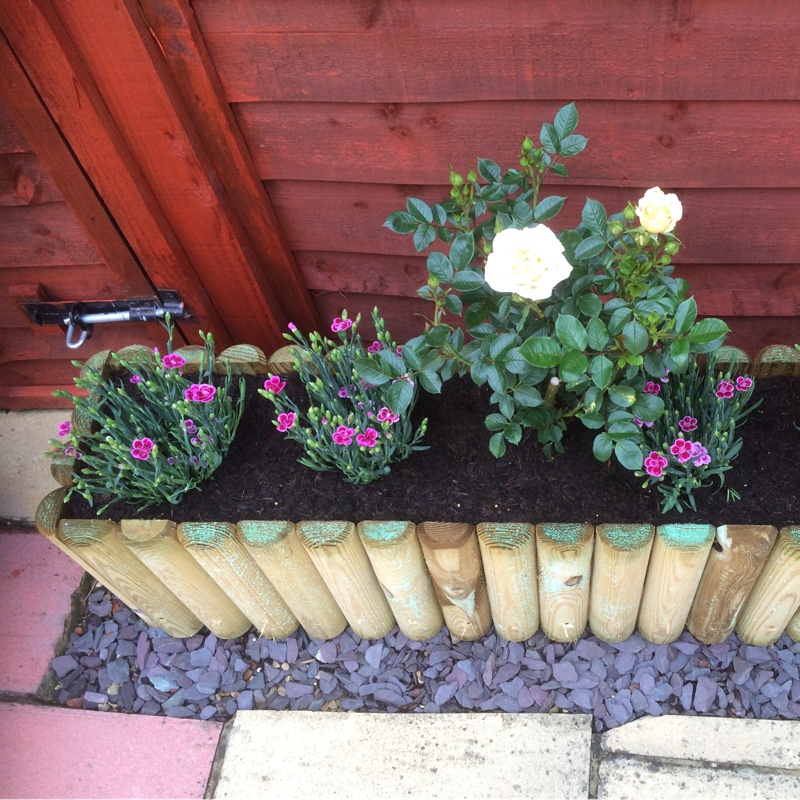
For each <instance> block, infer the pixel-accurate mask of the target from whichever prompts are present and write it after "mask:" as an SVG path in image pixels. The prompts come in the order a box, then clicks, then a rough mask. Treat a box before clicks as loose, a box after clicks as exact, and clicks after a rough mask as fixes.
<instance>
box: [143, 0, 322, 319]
mask: <svg viewBox="0 0 800 800" xmlns="http://www.w3.org/2000/svg"><path fill="white" fill-rule="evenodd" d="M139 7H140V8H141V10H142V13H143V14H144V17H145V19H146V20H147V24H148V26H149V29H150V31H151V32H152V34H153V35H154V36H155V37H156V39H157V40H158V43H159V46H160V48H161V51H162V53H163V54H164V56H165V58H166V59H167V64H168V65H169V68H170V71H171V73H172V76H173V78H174V80H175V85H176V88H177V90H178V92H179V93H180V96H181V98H182V100H183V102H184V104H185V106H186V109H187V111H188V113H189V115H190V116H191V118H192V121H193V123H194V125H195V127H196V129H197V131H198V133H199V135H200V137H201V138H202V142H203V146H204V148H205V150H206V151H207V153H208V156H209V158H210V160H211V162H212V164H213V166H214V170H215V171H216V173H217V175H218V176H219V179H220V181H221V182H222V184H223V186H224V187H225V191H226V193H227V195H228V197H229V198H230V202H231V205H232V207H233V209H234V211H235V213H236V215H237V217H238V219H239V220H240V221H241V223H242V226H243V228H244V230H245V233H246V235H247V236H248V238H249V239H250V242H251V243H252V245H253V248H254V251H255V257H256V259H257V262H258V265H259V267H260V268H261V272H262V273H263V277H264V279H265V280H266V282H267V284H268V285H269V286H270V288H271V291H272V292H273V293H275V294H276V295H278V296H279V298H280V305H281V307H282V309H283V310H284V311H285V313H286V314H287V315H288V317H289V319H291V320H293V321H294V322H295V324H296V325H298V326H299V327H300V328H301V329H302V330H313V329H316V328H318V327H319V325H320V320H319V317H318V315H317V310H316V307H315V306H314V304H313V303H312V301H311V297H310V296H309V293H308V289H307V288H306V286H305V284H304V282H303V277H302V274H301V273H300V270H299V268H298V266H297V262H296V261H295V259H294V256H293V254H292V251H291V250H290V249H289V247H288V246H287V244H286V240H285V238H284V236H283V232H282V230H281V226H280V223H279V221H278V218H277V216H276V214H275V210H274V209H273V207H272V203H271V202H270V200H269V197H268V196H267V194H266V192H265V191H264V187H263V185H262V184H261V182H260V179H259V175H258V172H257V171H256V167H255V164H254V163H253V160H252V158H251V155H250V151H249V150H248V148H247V144H246V143H245V141H244V138H243V137H242V134H241V132H240V130H239V126H238V124H237V122H236V120H235V119H234V116H233V113H232V112H231V109H230V106H229V104H228V101H227V99H226V98H225V94H224V92H223V89H222V85H221V84H220V82H219V78H218V76H217V72H216V70H215V68H214V65H213V63H212V61H211V58H210V56H209V53H208V50H207V48H206V44H205V41H204V40H203V35H202V33H201V32H200V29H199V28H198V26H197V22H196V20H195V16H194V13H193V11H192V7H191V4H190V3H189V0H141V2H140V3H139ZM256 152H257V151H256Z"/></svg>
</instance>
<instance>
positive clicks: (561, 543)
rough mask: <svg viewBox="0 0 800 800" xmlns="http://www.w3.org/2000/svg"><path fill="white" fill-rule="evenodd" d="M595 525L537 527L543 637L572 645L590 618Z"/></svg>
mask: <svg viewBox="0 0 800 800" xmlns="http://www.w3.org/2000/svg"><path fill="white" fill-rule="evenodd" d="M593 549H594V526H592V525H589V524H565V523H552V522H545V523H542V524H540V525H537V526H536V552H537V556H538V560H539V614H540V617H541V623H542V630H543V631H544V633H545V635H546V636H547V637H548V638H549V639H552V640H553V641H556V642H574V641H575V640H576V639H579V638H580V637H581V635H582V634H583V632H584V630H585V629H586V622H587V619H588V617H589V582H590V579H591V575H592V551H593Z"/></svg>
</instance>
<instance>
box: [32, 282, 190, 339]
mask: <svg viewBox="0 0 800 800" xmlns="http://www.w3.org/2000/svg"><path fill="white" fill-rule="evenodd" d="M20 308H22V309H23V311H25V313H26V314H27V315H28V316H29V317H30V318H31V320H32V321H33V322H34V323H35V324H36V325H66V326H67V336H66V345H67V347H68V348H69V349H70V350H77V349H78V348H79V347H80V346H81V345H82V344H83V343H84V342H85V341H86V340H87V339H91V337H92V331H93V330H94V326H95V325H96V324H97V323H105V322H149V321H152V320H157V319H164V317H165V316H166V315H167V313H169V315H170V316H171V318H172V319H188V318H189V317H190V316H191V315H190V313H189V312H188V311H187V310H186V308H185V306H184V304H183V300H182V299H181V296H180V294H178V292H176V291H174V290H173V289H160V290H159V292H158V296H157V297H134V298H132V299H130V300H86V301H79V302H69V303H57V302H51V303H48V302H36V303H20ZM76 331H80V333H79V334H78V338H77V339H76V338H75V332H76Z"/></svg>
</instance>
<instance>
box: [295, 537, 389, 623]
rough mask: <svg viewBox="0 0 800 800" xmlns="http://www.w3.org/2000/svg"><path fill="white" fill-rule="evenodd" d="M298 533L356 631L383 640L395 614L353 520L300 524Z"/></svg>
mask: <svg viewBox="0 0 800 800" xmlns="http://www.w3.org/2000/svg"><path fill="white" fill-rule="evenodd" d="M297 535H298V536H299V537H300V541H301V542H302V543H303V545H304V546H305V548H306V550H307V551H308V554H309V555H310V556H311V560H312V561H313V562H314V565H315V566H316V568H317V569H318V570H319V574H320V575H322V579H323V580H324V581H325V583H326V584H327V585H328V588H329V589H330V590H331V594H332V595H333V596H334V598H336V602H337V603H338V604H339V608H341V610H342V612H343V613H344V616H345V618H346V619H347V622H348V623H349V624H350V627H351V628H352V629H353V630H354V631H355V633H356V634H357V635H358V636H360V637H362V638H363V639H380V638H381V637H382V636H386V634H387V633H389V631H390V630H391V629H392V628H393V627H394V622H395V620H394V615H393V614H392V609H391V607H390V606H389V602H388V601H387V599H386V597H385V596H384V594H383V590H382V589H381V586H380V583H378V578H377V577H376V576H375V572H374V571H373V569H372V566H371V565H370V563H369V558H368V557H367V552H366V550H364V545H363V544H361V539H359V538H358V533H357V532H356V526H355V525H354V524H353V523H352V522H344V521H334V522H316V521H315V522H310V521H304V522H300V523H299V524H298V525H297Z"/></svg>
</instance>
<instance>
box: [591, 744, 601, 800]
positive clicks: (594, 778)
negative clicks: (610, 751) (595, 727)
mask: <svg viewBox="0 0 800 800" xmlns="http://www.w3.org/2000/svg"><path fill="white" fill-rule="evenodd" d="M602 737H603V735H602V734H601V733H592V741H591V744H590V747H589V793H588V797H589V798H592V799H593V798H596V797H597V792H598V789H599V787H600V762H601V761H602V760H603V744H602Z"/></svg>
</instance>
